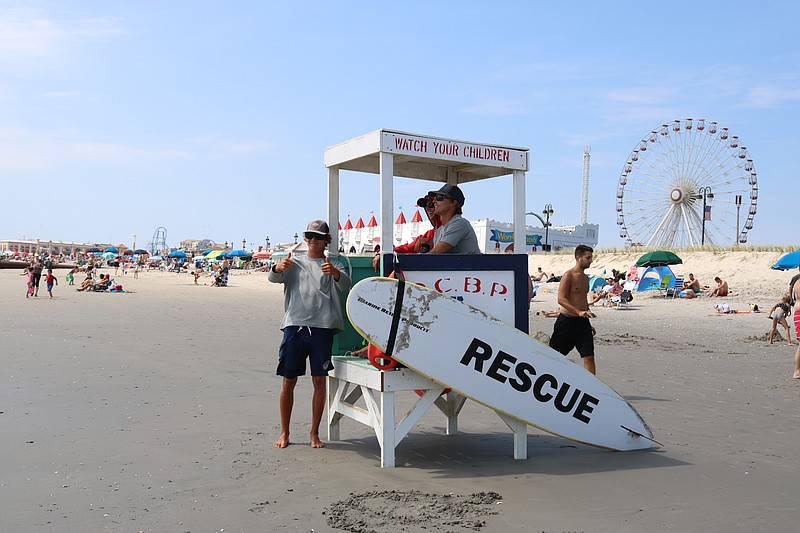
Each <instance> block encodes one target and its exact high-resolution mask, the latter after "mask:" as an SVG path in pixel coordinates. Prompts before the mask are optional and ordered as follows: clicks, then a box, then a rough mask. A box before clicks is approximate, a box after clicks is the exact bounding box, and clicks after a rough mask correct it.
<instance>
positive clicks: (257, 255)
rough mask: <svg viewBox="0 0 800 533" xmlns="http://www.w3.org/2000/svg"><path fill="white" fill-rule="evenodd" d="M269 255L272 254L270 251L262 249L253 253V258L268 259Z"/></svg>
mask: <svg viewBox="0 0 800 533" xmlns="http://www.w3.org/2000/svg"><path fill="white" fill-rule="evenodd" d="M271 255H272V252H268V251H266V250H263V251H261V252H256V253H254V254H253V259H269V258H270V256H271Z"/></svg>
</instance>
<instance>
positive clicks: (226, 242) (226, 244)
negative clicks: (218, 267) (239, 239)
mask: <svg viewBox="0 0 800 533" xmlns="http://www.w3.org/2000/svg"><path fill="white" fill-rule="evenodd" d="M225 249H226V250H227V249H228V241H225Z"/></svg>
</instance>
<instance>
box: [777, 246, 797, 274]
mask: <svg viewBox="0 0 800 533" xmlns="http://www.w3.org/2000/svg"><path fill="white" fill-rule="evenodd" d="M798 267H800V250H795V251H794V252H792V253H789V254H786V255H784V256H783V257H781V258H780V259H778V262H777V263H775V264H774V265H772V269H773V270H792V269H793V268H798Z"/></svg>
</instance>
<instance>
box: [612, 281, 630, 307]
mask: <svg viewBox="0 0 800 533" xmlns="http://www.w3.org/2000/svg"><path fill="white" fill-rule="evenodd" d="M635 288H636V282H635V281H634V280H630V281H626V282H625V283H624V284H623V285H622V292H621V293H620V294H619V295H618V296H612V297H611V301H612V303H616V304H617V305H616V306H614V309H616V310H617V311H619V310H620V309H623V308H624V309H630V308H631V302H632V301H633V290H634V289H635Z"/></svg>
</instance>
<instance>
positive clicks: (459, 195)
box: [428, 183, 464, 207]
mask: <svg viewBox="0 0 800 533" xmlns="http://www.w3.org/2000/svg"><path fill="white" fill-rule="evenodd" d="M428 194H430V195H434V194H444V195H445V196H449V197H450V198H452V199H453V200H455V201H456V202H458V206H459V207H462V206H463V205H464V193H463V192H461V189H459V188H458V185H453V184H452V183H445V184H444V185H442V188H441V189H439V190H438V191H430V192H428Z"/></svg>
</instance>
